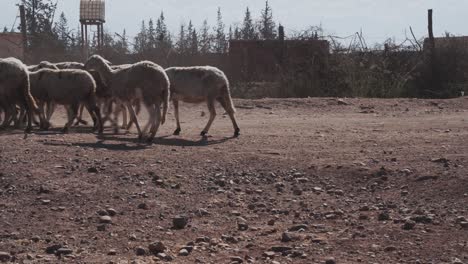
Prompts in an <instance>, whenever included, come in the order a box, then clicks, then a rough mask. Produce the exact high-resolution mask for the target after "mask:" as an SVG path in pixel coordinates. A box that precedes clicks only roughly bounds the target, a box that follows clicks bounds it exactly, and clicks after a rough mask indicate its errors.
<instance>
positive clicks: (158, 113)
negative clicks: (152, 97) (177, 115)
mask: <svg viewBox="0 0 468 264" xmlns="http://www.w3.org/2000/svg"><path fill="white" fill-rule="evenodd" d="M155 111H156V113H155V114H156V120H154V122H153V126H152V127H151V134H150V137H149V138H148V142H151V141H153V139H154V137H155V136H156V133H157V132H158V129H159V126H160V125H161V118H162V116H161V106H160V104H159V103H158V104H155Z"/></svg>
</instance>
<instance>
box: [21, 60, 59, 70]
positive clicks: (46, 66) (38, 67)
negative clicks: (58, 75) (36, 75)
mask: <svg viewBox="0 0 468 264" xmlns="http://www.w3.org/2000/svg"><path fill="white" fill-rule="evenodd" d="M41 69H53V70H58V69H59V68H58V67H57V66H55V64H53V63H50V62H48V61H41V62H40V63H39V64H37V65H31V66H28V71H30V72H35V71H38V70H41Z"/></svg>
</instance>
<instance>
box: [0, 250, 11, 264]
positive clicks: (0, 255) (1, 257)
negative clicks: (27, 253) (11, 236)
mask: <svg viewBox="0 0 468 264" xmlns="http://www.w3.org/2000/svg"><path fill="white" fill-rule="evenodd" d="M10 259H11V256H10V254H9V253H8V252H3V251H0V262H8V261H10Z"/></svg>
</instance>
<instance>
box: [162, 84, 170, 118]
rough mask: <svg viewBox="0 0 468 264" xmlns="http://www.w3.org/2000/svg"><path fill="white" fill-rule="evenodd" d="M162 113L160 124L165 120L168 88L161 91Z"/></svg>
mask: <svg viewBox="0 0 468 264" xmlns="http://www.w3.org/2000/svg"><path fill="white" fill-rule="evenodd" d="M163 97H164V100H163V114H162V117H161V124H162V125H163V124H164V123H165V122H166V115H167V109H168V108H169V90H168V89H165V90H164V91H163Z"/></svg>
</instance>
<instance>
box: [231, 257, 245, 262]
mask: <svg viewBox="0 0 468 264" xmlns="http://www.w3.org/2000/svg"><path fill="white" fill-rule="evenodd" d="M231 262H232V263H243V262H244V260H243V259H242V258H241V257H237V256H234V257H231Z"/></svg>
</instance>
